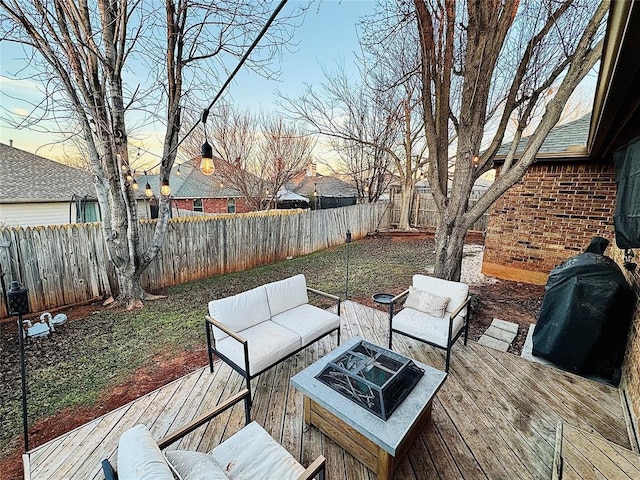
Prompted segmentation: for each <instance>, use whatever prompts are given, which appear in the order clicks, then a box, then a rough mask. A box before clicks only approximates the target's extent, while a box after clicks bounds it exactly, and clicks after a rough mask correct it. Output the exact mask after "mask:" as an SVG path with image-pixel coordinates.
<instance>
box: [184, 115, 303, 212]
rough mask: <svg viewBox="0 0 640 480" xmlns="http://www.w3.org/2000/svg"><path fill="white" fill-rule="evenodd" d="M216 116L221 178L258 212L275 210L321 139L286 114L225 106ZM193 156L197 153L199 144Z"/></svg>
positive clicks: (214, 136)
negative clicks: (283, 115)
mask: <svg viewBox="0 0 640 480" xmlns="http://www.w3.org/2000/svg"><path fill="white" fill-rule="evenodd" d="M212 117H213V119H212V121H211V143H212V147H213V151H214V155H215V156H216V157H217V159H216V161H215V163H216V167H215V168H216V171H217V172H218V173H217V175H218V176H220V177H222V178H224V182H225V184H226V185H228V186H229V187H231V188H233V189H235V190H237V191H238V192H240V193H241V194H242V196H243V197H244V198H245V199H246V201H247V204H248V205H249V207H250V208H251V209H252V210H262V209H267V208H271V207H273V206H274V205H275V204H276V202H277V195H278V192H279V191H280V190H282V189H283V188H284V187H285V186H286V185H287V183H288V182H289V181H290V180H292V179H293V178H294V177H296V176H297V175H299V174H301V173H302V172H304V170H305V168H306V167H307V165H309V164H310V163H311V159H312V157H311V152H312V150H313V147H314V145H315V141H314V140H313V139H312V138H310V137H308V136H306V135H304V134H303V132H301V131H300V129H299V128H297V127H296V126H295V125H292V124H290V123H287V122H285V120H284V119H283V118H282V117H280V116H271V115H266V114H264V115H257V114H252V113H251V112H249V111H239V110H237V109H234V108H233V107H231V106H230V105H222V106H220V107H219V108H217V109H216V110H215V111H214V112H213V116H212ZM191 155H193V156H196V155H197V154H196V150H195V149H194V148H193V146H192V147H191Z"/></svg>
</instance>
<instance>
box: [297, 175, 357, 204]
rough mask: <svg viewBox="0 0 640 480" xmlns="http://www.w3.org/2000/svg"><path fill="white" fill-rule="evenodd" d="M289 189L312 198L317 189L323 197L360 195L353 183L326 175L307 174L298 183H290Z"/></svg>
mask: <svg viewBox="0 0 640 480" xmlns="http://www.w3.org/2000/svg"><path fill="white" fill-rule="evenodd" d="M287 189H289V190H291V191H293V192H295V193H297V194H299V195H302V196H304V197H307V198H311V197H312V196H313V193H314V192H315V191H317V192H318V195H320V196H321V197H356V196H357V195H358V192H357V190H356V188H355V187H354V186H353V185H349V184H348V183H347V182H343V181H342V180H340V179H338V178H335V177H328V176H327V177H326V176H324V175H316V176H305V177H303V178H302V180H301V181H300V182H299V183H298V184H297V185H296V184H291V183H289V184H288V185H287Z"/></svg>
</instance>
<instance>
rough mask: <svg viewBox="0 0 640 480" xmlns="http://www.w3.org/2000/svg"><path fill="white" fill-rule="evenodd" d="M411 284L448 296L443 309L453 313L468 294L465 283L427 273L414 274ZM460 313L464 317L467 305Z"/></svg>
mask: <svg viewBox="0 0 640 480" xmlns="http://www.w3.org/2000/svg"><path fill="white" fill-rule="evenodd" d="M413 286H414V287H416V288H419V289H420V290H424V291H425V292H430V293H433V294H435V295H439V296H441V297H449V298H450V299H451V300H449V303H448V304H447V308H446V310H445V312H447V313H453V312H454V311H455V310H456V309H457V308H458V307H459V306H460V305H462V304H463V303H464V301H465V300H466V299H467V297H468V296H469V285H467V284H466V283H461V282H452V281H450V280H443V279H441V278H436V277H428V276H427V275H420V274H416V275H414V276H413ZM460 314H461V315H462V316H463V317H464V316H465V315H466V314H467V307H465V308H464V309H462V311H461V312H460Z"/></svg>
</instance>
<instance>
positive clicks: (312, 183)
mask: <svg viewBox="0 0 640 480" xmlns="http://www.w3.org/2000/svg"><path fill="white" fill-rule="evenodd" d="M286 189H287V190H290V191H292V192H294V193H297V194H298V195H301V196H303V197H306V198H308V199H309V202H310V204H311V208H313V209H314V210H317V209H325V208H337V207H346V206H349V205H355V204H356V203H357V202H358V192H357V189H356V188H355V187H354V186H353V185H350V184H348V183H347V182H344V181H342V180H340V179H339V178H336V177H332V176H325V175H321V174H319V173H317V171H316V165H315V164H311V165H310V166H309V167H308V168H307V169H306V171H305V172H304V173H303V174H301V175H298V176H297V177H295V178H294V179H293V180H291V181H290V182H288V183H287V185H286Z"/></svg>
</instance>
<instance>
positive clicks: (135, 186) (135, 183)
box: [131, 178, 139, 190]
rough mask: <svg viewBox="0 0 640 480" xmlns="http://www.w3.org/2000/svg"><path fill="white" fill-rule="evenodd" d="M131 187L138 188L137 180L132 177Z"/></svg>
mask: <svg viewBox="0 0 640 480" xmlns="http://www.w3.org/2000/svg"><path fill="white" fill-rule="evenodd" d="M131 188H133V189H134V190H138V188H139V186H138V182H136V179H135V178H134V179H133V183H132V184H131Z"/></svg>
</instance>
